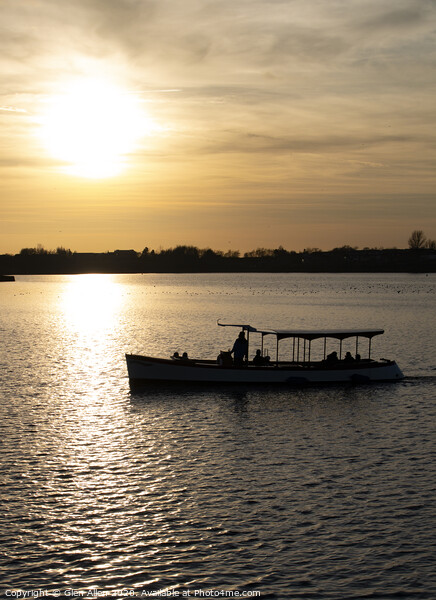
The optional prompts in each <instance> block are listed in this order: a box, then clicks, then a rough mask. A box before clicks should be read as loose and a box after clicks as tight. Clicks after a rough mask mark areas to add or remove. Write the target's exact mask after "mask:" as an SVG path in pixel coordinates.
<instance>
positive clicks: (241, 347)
mask: <svg viewBox="0 0 436 600" xmlns="http://www.w3.org/2000/svg"><path fill="white" fill-rule="evenodd" d="M230 353H231V354H233V358H234V362H235V365H237V366H241V365H243V364H244V359H245V358H248V342H247V340H246V338H245V332H244V331H241V333H240V334H239V335H238V338H237V339H236V340H235V343H234V344H233V348H232V349H231V351H230Z"/></svg>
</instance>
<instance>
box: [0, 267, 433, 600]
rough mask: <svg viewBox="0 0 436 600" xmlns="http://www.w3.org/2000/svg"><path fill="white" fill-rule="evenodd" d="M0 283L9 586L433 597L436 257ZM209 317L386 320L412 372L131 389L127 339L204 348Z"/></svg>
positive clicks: (3, 571) (159, 349)
mask: <svg viewBox="0 0 436 600" xmlns="http://www.w3.org/2000/svg"><path fill="white" fill-rule="evenodd" d="M0 285H1V287H0V332H1V341H2V344H1V350H0V365H1V380H0V395H1V399H2V402H1V405H0V429H1V435H0V442H1V447H2V454H1V466H0V475H1V495H2V511H1V517H0V519H1V523H0V542H1V545H2V558H1V563H0V582H1V586H2V591H3V594H4V596H5V597H15V598H16V597H25V594H27V597H37V595H36V594H37V591H39V593H40V596H42V595H43V594H46V595H52V596H56V597H72V594H73V593H74V594H76V596H75V597H78V596H79V594H81V595H83V594H85V593H86V591H87V590H89V589H90V588H98V592H99V594H100V595H103V594H104V595H105V596H106V597H126V598H127V597H132V596H133V594H135V595H136V597H145V596H146V594H147V593H150V592H152V591H156V592H157V591H161V592H162V590H167V593H170V592H171V593H172V594H173V597H183V596H182V594H184V597H232V596H231V593H232V594H233V596H234V595H236V593H237V592H239V594H240V596H239V597H255V594H257V593H260V597H262V598H280V599H282V598H283V599H293V598H296V599H297V598H313V599H317V598H318V599H322V598H325V599H330V598H332V599H348V598H349V599H364V598H372V599H385V598H386V599H388V598H392V599H394V598H402V599H404V598H406V599H415V598H417V599H421V598H423V599H424V598H425V599H429V600H430V599H432V600H433V599H434V598H436V569H435V546H436V542H435V539H436V536H435V529H436V527H435V526H436V514H435V505H436V502H435V494H436V484H435V469H434V459H435V422H436V406H435V398H436V350H435V339H436V336H435V334H436V326H435V316H436V310H435V309H436V303H435V292H436V277H435V275H429V276H426V275H402V274H395V275H390V274H388V275H386V274H383V275H371V274H364V275H318V274H316V275H306V274H304V275H303V274H299V275H294V274H286V275H270V274H255V275H230V274H228V275H220V274H214V275H133V276H130V275H129V276H127V275H123V276H103V275H100V276H92V275H88V276H69V277H67V276H65V277H60V276H59V277H17V282H15V283H3V284H0ZM217 318H222V319H223V320H226V321H234V322H248V323H251V324H253V325H255V326H260V327H282V328H288V327H289V328H290V327H296V328H316V327H321V328H333V327H341V328H346V327H353V328H354V327H365V328H366V327H383V328H384V329H385V331H386V333H385V335H384V336H382V337H380V338H376V339H375V340H374V342H373V355H374V357H377V358H378V357H386V358H395V359H396V360H397V362H398V363H399V365H400V367H401V368H402V369H403V371H404V373H405V374H406V376H407V377H406V379H405V380H404V381H403V382H400V383H396V384H384V385H371V386H361V387H348V386H345V387H339V386H338V387H335V386H333V387H329V388H327V389H323V388H310V389H302V390H296V389H283V388H281V389H273V388H266V389H265V388H250V387H243V388H240V387H222V388H214V387H202V388H198V387H197V388H195V387H194V388H192V387H191V388H190V387H187V386H185V387H184V388H182V389H177V388H174V387H172V388H162V387H160V388H159V387H153V386H150V387H149V388H148V389H142V390H139V391H131V390H130V389H129V385H128V380H127V376H126V367H125V360H124V353H125V352H137V353H141V352H147V353H152V354H157V355H160V356H168V355H170V354H172V353H173V352H174V351H175V350H178V351H179V352H181V351H185V350H186V351H188V352H189V354H190V355H191V356H202V357H212V358H214V357H216V355H217V354H218V351H219V350H220V349H226V348H227V347H228V346H230V345H231V344H232V342H233V338H234V337H235V335H236V334H237V330H231V329H227V328H218V327H217V326H216V319H217ZM332 344H333V342H332ZM284 348H285V346H284ZM346 349H347V348H345V347H344V350H346ZM253 350H254V348H253ZM57 590H59V595H58V592H57ZM71 590H72V591H71ZM20 594H21V595H20ZM30 594H33V596H32V595H30ZM219 594H220V595H219ZM225 594H226V595H225ZM242 594H244V596H242ZM82 597H83V596H82Z"/></svg>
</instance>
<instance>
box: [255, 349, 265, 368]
mask: <svg viewBox="0 0 436 600" xmlns="http://www.w3.org/2000/svg"><path fill="white" fill-rule="evenodd" d="M264 364H265V359H264V358H263V356H262V354H261V352H260V350H256V355H255V356H254V358H253V365H257V366H260V365H264Z"/></svg>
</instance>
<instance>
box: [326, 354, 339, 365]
mask: <svg viewBox="0 0 436 600" xmlns="http://www.w3.org/2000/svg"><path fill="white" fill-rule="evenodd" d="M338 360H339V359H338V353H337V352H331V353H330V354H327V362H329V363H335V362H338Z"/></svg>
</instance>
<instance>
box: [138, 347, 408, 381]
mask: <svg viewBox="0 0 436 600" xmlns="http://www.w3.org/2000/svg"><path fill="white" fill-rule="evenodd" d="M126 361H127V370H128V374H129V379H130V381H131V383H133V384H135V383H145V382H153V381H154V382H168V383H169V382H185V383H213V384H215V383H230V384H233V383H245V384H250V383H254V384H264V383H267V384H288V385H307V384H329V383H370V382H377V381H399V380H400V379H403V378H404V375H403V373H402V372H401V370H400V368H399V367H398V365H397V364H396V363H395V362H394V361H383V362H376V361H372V360H371V361H370V360H367V361H366V360H365V361H359V362H356V363H351V364H344V363H343V362H341V363H338V364H335V365H327V364H325V363H306V364H300V365H297V364H291V363H280V364H279V365H278V366H277V365H274V364H272V365H270V366H265V367H259V366H255V365H252V364H249V365H247V366H243V367H235V366H231V367H223V366H220V365H218V364H217V363H215V362H214V361H206V360H203V361H197V360H190V361H188V362H183V361H181V360H180V361H178V360H168V359H165V358H153V357H149V356H140V355H135V354H126Z"/></svg>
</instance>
